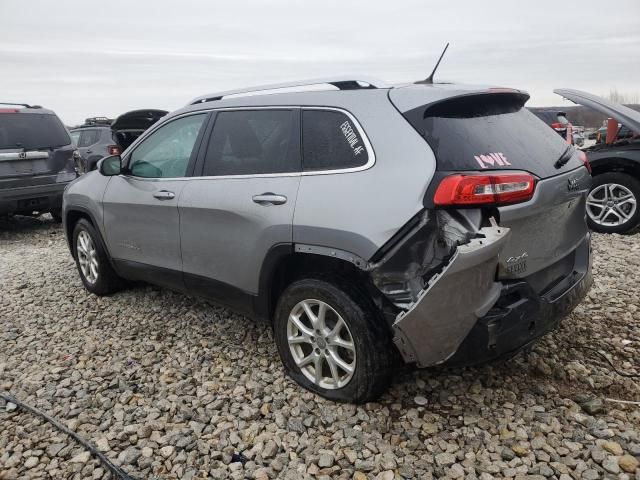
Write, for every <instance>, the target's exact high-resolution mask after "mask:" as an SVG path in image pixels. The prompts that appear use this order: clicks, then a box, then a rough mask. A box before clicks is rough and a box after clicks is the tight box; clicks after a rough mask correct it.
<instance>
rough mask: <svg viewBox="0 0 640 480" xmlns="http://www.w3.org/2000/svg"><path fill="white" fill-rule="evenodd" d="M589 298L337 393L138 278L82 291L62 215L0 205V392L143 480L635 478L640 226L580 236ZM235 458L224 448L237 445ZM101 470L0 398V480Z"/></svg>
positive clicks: (263, 329) (82, 475)
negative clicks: (365, 400) (557, 323)
mask: <svg viewBox="0 0 640 480" xmlns="http://www.w3.org/2000/svg"><path fill="white" fill-rule="evenodd" d="M594 248H595V264H594V270H595V271H594V273H595V279H596V283H595V286H594V288H593V289H592V290H591V292H590V295H589V298H588V300H586V301H585V302H584V303H583V304H582V305H581V306H580V307H578V309H577V310H576V311H575V312H574V313H573V314H572V315H571V316H570V317H568V318H567V319H566V320H565V321H564V323H563V324H562V326H561V328H559V329H558V330H557V331H556V332H554V333H553V334H550V335H548V336H547V337H545V338H544V339H543V340H542V341H540V342H539V343H538V344H537V345H536V346H535V347H534V349H533V351H532V352H530V353H529V354H528V355H525V354H519V355H518V356H517V357H516V358H513V359H512V360H510V361H507V362H503V363H498V364H492V365H487V366H483V367H479V368H469V369H431V370H426V371H417V372H406V373H401V374H399V376H398V379H397V381H396V382H395V384H394V385H393V387H392V388H391V390H390V391H389V392H388V393H387V394H385V395H384V396H383V397H382V398H381V399H380V401H379V402H377V403H371V404H367V405H363V406H358V407H356V406H353V405H340V404H334V403H331V402H328V401H325V400H323V399H320V398H318V397H316V396H314V395H312V394H310V393H308V392H306V391H303V390H302V389H300V388H299V387H298V386H297V385H296V384H294V383H293V382H292V381H290V380H289V379H287V378H286V377H285V376H284V374H283V370H282V368H281V366H280V362H279V360H278V359H277V352H276V349H275V346H274V344H273V341H272V336H271V332H270V330H269V328H268V327H267V326H265V325H256V324H254V323H252V322H251V321H249V320H247V319H245V318H244V317H242V316H239V315H236V314H234V313H231V312H229V311H228V310H225V309H223V308H219V307H215V306H212V305H210V304H208V303H206V302H202V301H199V300H194V299H192V298H189V297H185V296H182V295H179V294H175V293H172V292H170V291H167V290H163V289H158V288H155V287H150V286H144V285H142V286H137V287H135V288H133V289H131V290H128V291H125V292H122V293H119V294H116V295H114V296H112V297H109V298H98V297H95V296H93V295H90V294H88V293H87V292H86V291H85V290H84V289H83V288H82V285H81V283H80V280H79V278H78V274H77V272H76V270H75V267H74V265H73V263H72V260H71V257H70V255H69V252H68V250H67V247H66V244H65V240H64V235H63V233H62V230H61V228H60V226H58V225H55V224H54V223H52V222H51V220H49V219H48V218H46V217H42V218H40V219H30V218H14V219H11V220H8V221H7V220H5V221H0V285H1V288H2V290H1V291H2V294H1V299H0V319H1V324H0V325H1V329H0V391H9V392H11V393H12V394H13V395H15V396H17V397H18V398H20V399H22V400H23V401H25V402H27V403H29V404H31V405H33V406H36V407H37V408H40V409H41V410H43V411H45V412H47V413H48V414H50V415H52V416H54V417H55V418H57V419H59V420H60V421H61V422H63V423H65V424H66V425H68V426H69V427H70V428H72V429H73V430H74V431H77V432H78V433H79V434H80V435H81V436H83V437H84V438H85V439H87V440H89V441H91V442H92V443H93V444H95V445H97V447H98V448H99V449H100V450H101V451H103V452H106V455H107V456H108V457H109V458H110V459H112V460H113V461H114V462H115V463H116V464H118V465H121V466H122V468H123V469H124V470H126V471H127V472H129V473H130V474H131V475H132V476H133V477H135V478H137V479H143V478H145V479H146V478H179V479H201V478H215V479H221V478H250V479H254V478H255V479H267V478H287V479H299V478H345V479H346V478H354V479H365V478H376V479H389V480H390V479H393V478H417V479H429V478H467V479H474V478H478V479H482V480H484V479H491V478H519V479H524V478H528V479H544V478H557V479H561V480H569V479H571V478H575V479H579V478H583V479H598V478H619V479H635V480H640V468H638V460H640V406H638V404H635V405H634V404H624V403H618V402H612V401H610V400H607V399H616V400H626V401H635V402H638V401H640V386H639V383H640V380H638V379H632V378H624V377H622V376H620V375H618V374H616V373H614V372H613V371H612V369H611V367H610V366H609V365H607V364H606V363H605V362H604V361H603V360H602V359H601V358H600V357H598V356H597V354H596V353H594V352H593V351H592V350H587V349H584V348H581V347H580V346H589V347H591V348H595V349H599V350H601V351H603V352H606V353H607V354H608V355H610V356H611V357H612V359H613V360H614V362H615V365H616V367H617V368H618V369H619V370H621V371H626V372H635V373H640V364H639V360H638V351H639V349H638V346H639V345H640V289H639V288H638V286H639V285H640V235H635V236H626V237H624V236H618V235H610V236H600V235H596V236H595V239H594ZM240 454H241V455H242V456H243V457H244V458H243V459H242V460H243V462H244V463H243V462H240V461H238V459H239V456H238V455H240ZM9 478H20V479H23V478H55V479H62V478H65V479H66V478H72V479H91V478H94V479H98V478H109V473H108V472H107V471H106V470H105V469H104V467H102V466H101V465H100V464H99V463H98V462H97V461H96V460H94V459H92V458H89V455H88V453H87V452H86V451H85V450H83V449H82V448H81V447H80V446H79V445H77V444H76V443H74V442H73V441H72V440H70V439H69V438H68V437H66V436H65V435H63V434H61V433H59V432H57V431H56V430H54V429H53V428H52V427H50V426H49V425H48V424H47V423H44V422H43V421H41V420H39V419H37V418H36V417H34V416H32V415H30V414H28V413H26V412H21V411H20V409H17V410H14V409H13V405H11V404H7V405H5V403H4V402H1V403H0V479H9Z"/></svg>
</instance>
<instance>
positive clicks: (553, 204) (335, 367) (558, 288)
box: [64, 78, 591, 402]
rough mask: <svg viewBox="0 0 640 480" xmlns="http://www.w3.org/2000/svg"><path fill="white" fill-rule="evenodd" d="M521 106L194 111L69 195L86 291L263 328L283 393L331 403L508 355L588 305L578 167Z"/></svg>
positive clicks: (358, 83) (389, 101) (299, 86)
mask: <svg viewBox="0 0 640 480" xmlns="http://www.w3.org/2000/svg"><path fill="white" fill-rule="evenodd" d="M527 99H528V95H527V94H526V93H525V92H522V91H519V90H512V89H504V88H489V87H471V86H464V85H453V84H425V83H424V82H419V83H416V84H409V85H402V86H396V87H392V86H388V85H385V84H384V83H382V82H378V81H376V80H361V79H350V78H343V79H330V80H323V81H308V82H297V83H293V84H286V85H276V86H267V87H257V88H254V89H244V90H236V91H230V92H222V93H216V94H211V95H206V96H202V97H198V98H196V99H194V100H193V101H192V102H190V104H189V105H187V106H186V107H185V108H183V109H181V110H178V111H176V112H173V113H171V114H169V115H168V116H167V117H165V118H163V119H162V120H161V121H159V122H158V123H157V124H155V125H154V126H153V127H152V128H151V129H149V130H148V131H147V132H145V133H144V134H143V135H142V136H141V137H140V138H138V139H137V140H136V141H135V142H134V143H133V144H132V145H131V146H130V147H129V148H128V149H127V150H126V151H125V152H124V153H123V154H122V155H121V156H112V157H107V158H105V159H104V160H103V161H102V162H101V163H100V165H99V169H98V171H95V172H91V173H89V174H87V175H84V176H83V177H81V178H80V179H78V180H77V181H75V182H74V183H72V184H71V185H70V187H69V188H68V189H67V190H66V192H65V196H64V222H65V232H66V234H67V238H68V241H69V247H70V250H71V253H72V255H73V257H74V258H75V260H76V263H77V267H78V271H79V273H80V278H81V280H82V282H83V283H84V285H85V287H86V288H87V289H88V290H89V291H91V292H93V293H95V294H97V295H106V294H111V293H113V292H115V291H117V290H118V289H119V288H122V286H124V285H125V283H124V280H125V279H126V280H144V281H148V282H151V283H155V284H157V285H161V286H166V287H169V288H172V289H176V290H179V291H182V292H185V293H187V294H190V295H197V296H200V297H204V298H207V299H211V300H214V301H216V302H219V303H221V304H223V305H227V306H229V307H231V308H233V309H235V310H237V311H239V312H241V313H244V314H246V315H248V316H251V317H253V318H256V319H260V320H265V321H268V322H270V323H271V325H272V326H273V330H274V337H275V341H276V343H277V346H278V350H279V353H280V357H281V360H282V362H283V364H284V367H285V369H286V371H287V373H288V374H289V375H290V376H291V377H292V378H293V379H295V380H296V381H297V382H298V383H300V384H301V385H302V386H304V387H305V388H307V389H309V390H311V391H314V392H316V393H318V394H320V395H323V396H324V397H326V398H330V399H333V400H337V401H349V402H366V401H369V400H373V399H375V398H377V397H378V396H379V395H380V394H381V393H383V392H384V391H385V389H386V388H387V386H388V385H389V382H390V381H391V379H392V378H393V376H394V374H396V372H397V367H398V365H400V364H403V363H404V364H411V365H416V366H418V367H429V366H433V365H438V364H447V365H468V364H475V363H479V362H484V361H487V360H491V359H495V358H499V357H504V356H510V355H513V354H515V353H516V352H517V351H519V350H520V349H521V348H523V347H524V346H525V345H528V344H530V343H531V342H533V341H534V340H535V339H537V338H538V337H540V336H541V335H543V334H545V333H547V332H548V331H549V330H551V329H552V328H554V327H555V326H556V325H557V324H558V322H559V321H560V320H561V319H562V318H563V317H564V316H565V315H567V313H569V312H570V311H571V310H572V309H573V308H574V307H575V306H576V305H577V304H578V303H579V302H580V301H581V300H582V299H583V298H584V296H585V295H586V292H587V290H588V289H589V287H590V285H591V261H590V260H591V251H590V234H589V231H588V229H587V226H586V222H585V199H586V194H587V192H588V191H589V187H590V184H591V176H590V174H589V172H588V169H587V165H586V160H585V159H584V157H583V156H582V155H581V153H580V152H579V151H577V150H575V149H574V147H573V146H571V145H567V143H566V142H565V141H564V140H563V139H562V138H560V136H559V135H557V134H556V133H554V132H553V131H552V130H551V129H549V128H548V126H546V125H545V124H544V123H543V122H541V121H540V120H538V119H537V118H536V117H535V116H534V115H533V114H531V113H530V112H529V111H528V110H527V109H526V108H524V104H525V102H526V101H527ZM167 321H168V322H169V321H171V318H170V317H169V316H168V317H167ZM141 340H142V339H141Z"/></svg>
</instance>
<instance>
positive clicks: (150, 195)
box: [103, 113, 207, 287]
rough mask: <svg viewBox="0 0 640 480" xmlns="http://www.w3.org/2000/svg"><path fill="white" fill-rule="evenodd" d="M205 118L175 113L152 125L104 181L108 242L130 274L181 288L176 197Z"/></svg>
mask: <svg viewBox="0 0 640 480" xmlns="http://www.w3.org/2000/svg"><path fill="white" fill-rule="evenodd" d="M206 117H207V114H203V113H201V114H194V115H188V116H184V117H180V118H178V119H176V120H172V121H170V122H168V123H166V124H164V125H163V126H161V127H160V128H158V129H157V130H155V131H154V132H153V133H151V134H150V135H149V136H147V138H145V139H144V140H142V142H141V143H140V144H139V145H138V146H137V147H136V148H135V149H134V150H133V152H131V154H130V155H129V156H128V158H126V159H124V164H125V166H126V167H125V173H124V174H123V175H119V176H117V177H113V178H112V179H111V180H110V182H109V185H108V186H107V189H106V192H105V195H104V199H103V205H104V225H105V229H104V230H105V232H106V241H107V246H108V248H109V252H110V253H111V256H112V257H113V259H114V261H115V262H116V266H117V268H118V269H119V270H120V271H121V272H122V273H124V274H125V276H127V277H129V278H140V279H149V280H151V281H153V283H158V284H162V285H167V286H171V287H182V283H183V282H182V260H181V256H180V217H179V212H178V200H179V198H180V195H181V194H182V192H183V190H184V187H185V184H186V183H187V181H188V177H187V175H188V173H189V169H190V168H191V166H192V164H193V162H192V160H193V159H194V158H195V156H196V154H197V152H196V150H197V148H196V146H197V145H198V143H199V141H200V132H201V130H202V126H203V124H204V120H205V118H206Z"/></svg>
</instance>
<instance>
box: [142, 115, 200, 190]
mask: <svg viewBox="0 0 640 480" xmlns="http://www.w3.org/2000/svg"><path fill="white" fill-rule="evenodd" d="M205 118H206V114H197V115H189V116H187V117H182V118H179V119H177V120H174V121H172V122H169V123H167V124H165V125H163V126H162V127H160V128H158V129H157V130H156V131H155V132H153V133H152V134H151V135H149V136H148V137H147V138H146V139H144V140H143V141H142V142H141V143H140V145H138V147H136V149H135V150H134V151H133V153H132V154H131V157H130V160H129V171H130V172H131V174H132V175H134V176H136V177H145V178H175V177H184V176H185V174H186V173H187V166H188V165H189V159H190V158H191V154H192V153H193V148H194V146H195V144H196V139H197V138H198V134H199V133H200V129H201V128H202V124H203V123H204V119H205Z"/></svg>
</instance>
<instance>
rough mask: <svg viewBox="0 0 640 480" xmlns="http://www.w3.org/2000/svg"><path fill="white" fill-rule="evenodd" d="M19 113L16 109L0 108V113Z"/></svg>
mask: <svg viewBox="0 0 640 480" xmlns="http://www.w3.org/2000/svg"><path fill="white" fill-rule="evenodd" d="M19 111H20V110H18V109H17V108H0V113H18V112H19Z"/></svg>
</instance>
